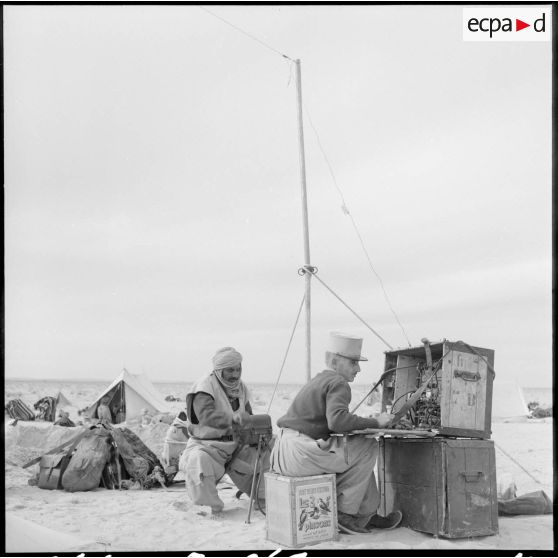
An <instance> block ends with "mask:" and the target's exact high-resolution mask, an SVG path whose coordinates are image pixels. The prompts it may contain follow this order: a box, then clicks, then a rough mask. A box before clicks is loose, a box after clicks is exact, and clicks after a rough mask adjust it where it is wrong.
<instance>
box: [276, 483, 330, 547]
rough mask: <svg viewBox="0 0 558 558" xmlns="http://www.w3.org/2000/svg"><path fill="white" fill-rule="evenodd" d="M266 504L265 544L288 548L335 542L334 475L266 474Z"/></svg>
mask: <svg viewBox="0 0 558 558" xmlns="http://www.w3.org/2000/svg"><path fill="white" fill-rule="evenodd" d="M265 501H266V535H267V539H268V540H270V541H273V542H275V543H278V544H280V545H282V546H286V547H291V548H300V547H304V546H307V545H312V544H317V543H320V542H327V541H334V540H337V497H336V492H335V475H315V476H311V477H285V476H282V475H278V474H276V473H265Z"/></svg>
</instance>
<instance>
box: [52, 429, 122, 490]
mask: <svg viewBox="0 0 558 558" xmlns="http://www.w3.org/2000/svg"><path fill="white" fill-rule="evenodd" d="M110 450H111V446H110V431H109V430H107V429H105V428H93V429H91V430H89V431H88V432H87V433H86V435H85V436H84V437H83V438H82V439H81V440H80V442H79V444H78V445H77V447H76V450H75V453H74V454H73V455H72V456H71V457H70V462H69V463H68V466H67V467H66V471H65V472H64V474H63V476H62V486H63V487H64V489H65V490H67V491H68V492H79V491H85V490H93V489H94V488H97V487H98V486H99V484H100V482H101V476H102V474H103V469H104V468H105V465H106V464H107V462H108V460H109V458H110Z"/></svg>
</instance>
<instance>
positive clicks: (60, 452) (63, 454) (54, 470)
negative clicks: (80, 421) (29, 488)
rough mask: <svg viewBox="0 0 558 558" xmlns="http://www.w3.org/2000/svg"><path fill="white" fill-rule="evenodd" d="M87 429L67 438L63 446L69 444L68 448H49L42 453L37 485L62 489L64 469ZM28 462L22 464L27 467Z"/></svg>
mask: <svg viewBox="0 0 558 558" xmlns="http://www.w3.org/2000/svg"><path fill="white" fill-rule="evenodd" d="M86 432H87V431H84V432H80V433H79V434H78V435H77V436H75V437H74V438H72V439H71V440H68V441H67V442H66V443H65V444H64V446H63V447H65V446H66V445H68V444H69V448H68V449H62V448H60V446H58V448H59V449H56V448H55V449H54V450H51V452H50V453H47V454H45V455H42V456H41V457H40V461H39V480H38V484H37V486H38V487H39V488H45V489H47V490H62V476H63V475H64V472H65V471H66V469H67V467H68V464H69V463H70V460H71V459H72V455H73V453H74V450H75V448H76V447H77V445H78V444H79V442H80V440H81V439H82V438H83V437H84V436H85V434H86ZM28 466H29V464H26V465H24V467H28Z"/></svg>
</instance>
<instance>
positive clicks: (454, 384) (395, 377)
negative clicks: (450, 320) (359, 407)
mask: <svg viewBox="0 0 558 558" xmlns="http://www.w3.org/2000/svg"><path fill="white" fill-rule="evenodd" d="M425 341H426V340H425ZM429 351H430V352H431V353H430V359H431V363H432V364H431V367H429V362H428V355H429ZM385 355H386V357H385V369H386V370H391V369H394V370H393V372H392V373H391V374H390V375H389V376H388V377H387V378H385V379H384V386H383V394H382V411H387V410H390V412H391V413H393V414H395V415H396V416H397V417H398V418H401V415H402V414H407V413H408V415H409V420H408V421H407V423H406V425H405V426H406V427H407V428H409V429H410V430H413V429H431V428H432V429H435V430H437V431H439V433H440V434H441V435H447V436H461V437H468V438H490V434H491V420H492V385H493V379H494V376H495V374H494V351H493V350H491V349H484V348H480V347H472V346H470V345H468V344H467V343H464V342H462V341H457V342H451V341H448V340H447V339H444V340H443V341H442V342H439V343H432V344H429V343H424V345H423V346H420V347H411V348H409V349H400V350H395V351H386V353H385ZM431 368H432V370H431ZM411 394H413V395H411ZM411 397H412V398H413V400H412V401H410V402H407V400H406V398H409V399H410V398H411ZM400 411H401V412H400ZM394 426H398V427H399V428H401V425H397V424H396V423H394Z"/></svg>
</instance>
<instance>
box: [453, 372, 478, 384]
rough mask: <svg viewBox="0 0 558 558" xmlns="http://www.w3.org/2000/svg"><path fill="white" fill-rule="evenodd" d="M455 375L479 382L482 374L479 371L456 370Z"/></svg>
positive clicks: (468, 380) (467, 380)
mask: <svg viewBox="0 0 558 558" xmlns="http://www.w3.org/2000/svg"><path fill="white" fill-rule="evenodd" d="M453 375H454V377H456V378H463V380H465V381H466V382H478V381H479V380H480V379H481V375H480V374H479V373H478V372H469V371H468V370H454V372H453Z"/></svg>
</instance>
